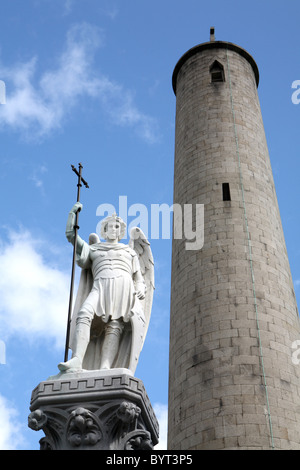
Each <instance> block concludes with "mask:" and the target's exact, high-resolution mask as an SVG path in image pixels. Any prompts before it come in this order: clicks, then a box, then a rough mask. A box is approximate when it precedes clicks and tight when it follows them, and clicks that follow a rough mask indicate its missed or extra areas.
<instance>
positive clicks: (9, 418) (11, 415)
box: [0, 395, 24, 450]
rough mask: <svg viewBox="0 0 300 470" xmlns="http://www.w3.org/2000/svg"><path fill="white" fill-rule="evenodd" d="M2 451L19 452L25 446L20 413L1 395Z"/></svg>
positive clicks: (0, 432) (0, 438)
mask: <svg viewBox="0 0 300 470" xmlns="http://www.w3.org/2000/svg"><path fill="white" fill-rule="evenodd" d="M0 423H1V426H0V449H1V450H17V449H18V448H20V446H22V444H24V439H23V437H22V430H23V426H22V424H21V423H20V422H19V420H18V412H17V410H16V409H15V408H14V406H13V405H12V403H10V402H9V401H8V400H7V399H6V398H5V397H3V396H2V395H0Z"/></svg>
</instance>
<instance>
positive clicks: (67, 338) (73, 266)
mask: <svg viewBox="0 0 300 470" xmlns="http://www.w3.org/2000/svg"><path fill="white" fill-rule="evenodd" d="M71 167H72V170H73V171H74V173H76V175H77V176H78V182H77V202H80V189H81V187H82V184H81V183H83V184H84V186H85V187H86V188H88V187H89V185H88V184H87V182H86V181H85V180H84V179H83V177H82V168H83V166H82V165H81V163H79V164H78V170H76V168H75V167H74V166H73V165H71ZM79 212H80V209H79V210H78V211H77V212H76V214H75V225H74V231H75V237H74V246H73V259H72V274H71V286H70V298H69V311H68V322H67V334H66V346H65V359H64V361H65V362H66V361H67V360H68V352H69V340H70V325H71V315H72V303H73V290H74V278H75V261H76V245H77V232H78V229H79V226H78V213H79Z"/></svg>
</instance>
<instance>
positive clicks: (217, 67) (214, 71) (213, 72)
mask: <svg viewBox="0 0 300 470" xmlns="http://www.w3.org/2000/svg"><path fill="white" fill-rule="evenodd" d="M209 71H210V76H211V82H212V83H216V82H224V81H225V76H224V67H223V65H222V64H220V62H218V61H217V60H215V61H214V63H213V64H212V66H211V67H210V69H209Z"/></svg>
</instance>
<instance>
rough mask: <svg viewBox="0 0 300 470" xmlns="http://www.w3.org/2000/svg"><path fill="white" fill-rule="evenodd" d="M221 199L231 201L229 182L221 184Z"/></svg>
mask: <svg viewBox="0 0 300 470" xmlns="http://www.w3.org/2000/svg"><path fill="white" fill-rule="evenodd" d="M222 190H223V201H231V196H230V188H229V183H223V184H222Z"/></svg>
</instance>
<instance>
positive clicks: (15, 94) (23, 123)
mask: <svg viewBox="0 0 300 470" xmlns="http://www.w3.org/2000/svg"><path fill="white" fill-rule="evenodd" d="M100 46H103V34H102V31H101V30H100V29H99V28H96V27H94V26H92V25H90V24H88V23H81V24H77V25H74V26H73V27H72V28H70V30H69V31H68V33H67V37H66V44H65V46H64V48H63V51H62V52H61V54H60V56H59V57H58V59H57V63H56V67H55V68H53V69H52V70H46V71H44V72H43V73H42V74H40V77H39V78H38V77H37V69H38V59H37V57H33V58H32V59H31V60H29V61H27V62H25V63H18V64H16V65H14V66H12V67H4V66H2V65H1V64H0V76H1V78H2V79H3V80H4V81H5V82H6V89H7V91H6V105H3V106H1V107H0V128H1V126H2V127H3V126H5V125H6V126H10V127H11V128H13V129H15V130H17V131H22V133H23V134H25V135H26V136H27V137H29V136H30V138H32V136H33V135H34V137H35V138H40V137H44V136H46V135H48V134H49V133H50V132H52V131H54V130H57V129H60V128H61V127H62V125H63V123H64V121H65V119H66V117H67V116H69V115H70V112H71V111H72V110H74V107H75V106H76V105H78V103H79V100H80V98H82V97H84V98H86V97H90V98H93V99H98V100H100V102H101V103H102V105H103V107H104V111H105V112H106V113H107V114H108V115H109V116H110V118H111V121H112V122H113V124H115V125H119V126H127V127H130V128H133V129H135V130H136V132H137V133H138V134H139V135H140V136H141V137H142V138H143V139H145V140H146V141H148V142H155V141H156V140H157V129H158V126H157V123H156V121H155V119H153V118H151V117H149V116H147V115H146V114H145V113H143V112H141V111H140V110H139V109H138V107H137V106H136V105H135V104H134V99H133V94H132V92H130V91H129V90H126V89H124V87H123V86H122V85H120V84H118V83H114V82H113V81H112V80H110V79H109V78H107V77H106V76H105V75H103V74H100V73H99V70H98V68H99V67H98V68H97V69H96V68H95V66H94V58H95V54H96V51H97V49H99V47H100Z"/></svg>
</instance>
